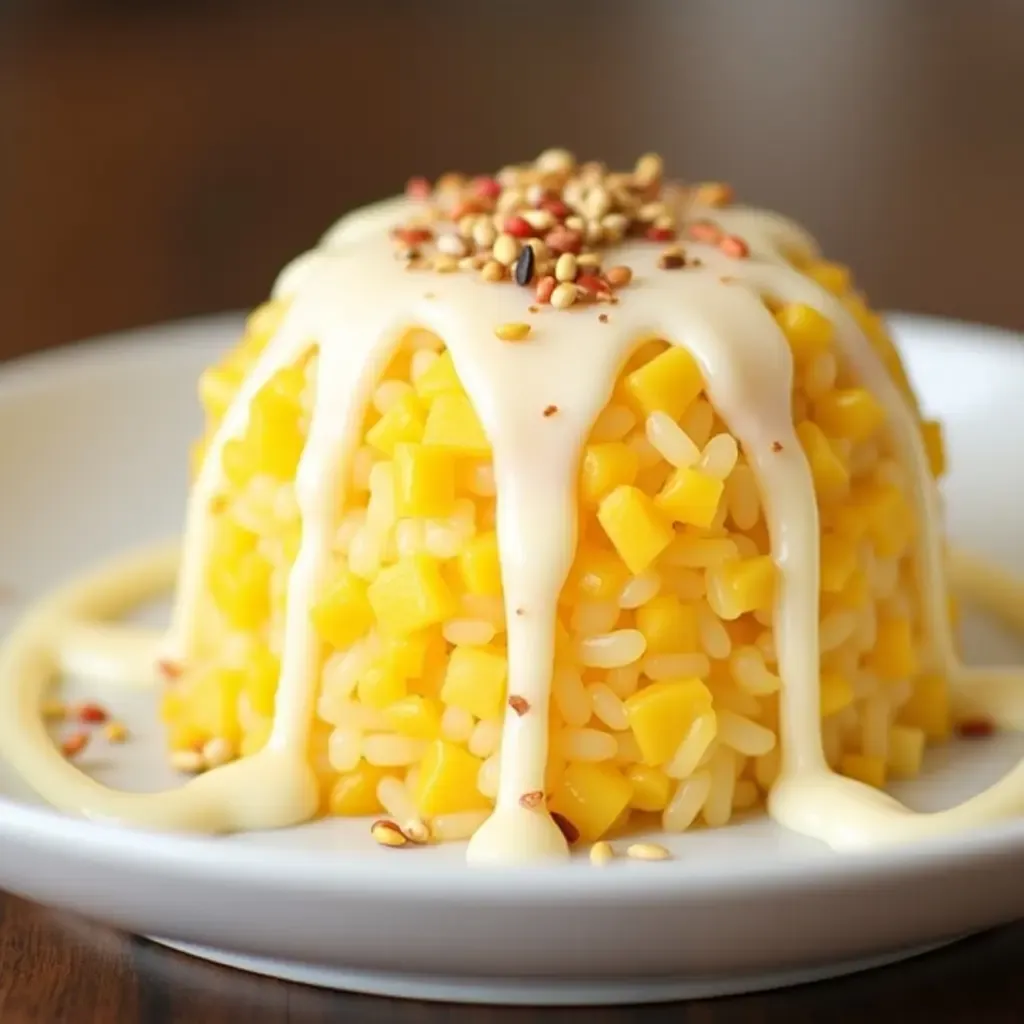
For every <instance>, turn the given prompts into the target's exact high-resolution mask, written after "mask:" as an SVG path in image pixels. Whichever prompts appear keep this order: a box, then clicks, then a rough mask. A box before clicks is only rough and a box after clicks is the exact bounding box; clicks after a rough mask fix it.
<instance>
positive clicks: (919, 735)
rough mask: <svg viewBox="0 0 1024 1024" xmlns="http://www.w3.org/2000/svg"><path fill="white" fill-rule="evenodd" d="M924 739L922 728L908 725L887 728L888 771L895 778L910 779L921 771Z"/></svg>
mask: <svg viewBox="0 0 1024 1024" xmlns="http://www.w3.org/2000/svg"><path fill="white" fill-rule="evenodd" d="M925 740H926V737H925V734H924V730H923V729H916V728H914V727H913V726H910V725H894V726H893V727H892V728H891V729H890V730H889V756H888V763H889V772H890V773H891V774H892V775H893V776H894V777H895V778H899V779H912V778H914V776H916V775H917V774H918V773H919V772H920V771H921V762H922V760H923V759H924V746H925Z"/></svg>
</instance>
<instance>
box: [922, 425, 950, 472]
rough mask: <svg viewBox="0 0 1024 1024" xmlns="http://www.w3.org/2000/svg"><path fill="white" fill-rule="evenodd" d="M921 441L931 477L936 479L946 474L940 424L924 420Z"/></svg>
mask: <svg viewBox="0 0 1024 1024" xmlns="http://www.w3.org/2000/svg"><path fill="white" fill-rule="evenodd" d="M921 439H922V440H923V441H924V450H925V454H926V455H927V456H928V465H929V467H930V468H931V471H932V476H934V477H936V478H938V477H940V476H942V475H943V474H944V473H945V472H946V445H945V442H944V441H943V437H942V424H941V423H938V422H936V421H935V420H925V421H924V423H922V424H921Z"/></svg>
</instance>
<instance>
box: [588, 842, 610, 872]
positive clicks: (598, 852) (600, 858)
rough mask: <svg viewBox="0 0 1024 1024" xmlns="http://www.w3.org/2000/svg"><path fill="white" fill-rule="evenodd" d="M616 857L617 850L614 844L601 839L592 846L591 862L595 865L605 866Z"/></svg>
mask: <svg viewBox="0 0 1024 1024" xmlns="http://www.w3.org/2000/svg"><path fill="white" fill-rule="evenodd" d="M614 859H615V851H614V850H613V849H612V844H611V843H609V842H606V841H605V840H603V839H602V840H601V841H600V842H598V843H594V845H593V846H592V847H591V848H590V863H591V864H593V865H594V866H595V867H599V868H603V867H604V866H605V864H608V863H610V862H611V861H612V860H614Z"/></svg>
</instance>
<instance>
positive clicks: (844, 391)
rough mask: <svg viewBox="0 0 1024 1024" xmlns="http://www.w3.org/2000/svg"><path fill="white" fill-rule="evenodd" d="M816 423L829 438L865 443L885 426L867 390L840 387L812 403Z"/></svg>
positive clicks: (880, 413) (880, 408)
mask: <svg viewBox="0 0 1024 1024" xmlns="http://www.w3.org/2000/svg"><path fill="white" fill-rule="evenodd" d="M815 407H816V411H817V417H816V419H817V422H818V423H819V424H820V426H821V427H822V429H824V430H825V432H826V433H827V434H829V435H830V436H832V437H843V438H846V439H848V440H850V441H866V440H867V439H868V438H869V437H871V435H872V434H874V433H875V432H876V431H877V430H878V429H879V427H881V426H882V424H883V423H885V409H883V408H882V405H881V403H880V402H879V401H878V399H877V398H875V396H874V395H873V394H871V392H870V391H868V390H867V388H840V389H838V390H836V391H830V392H829V393H828V394H827V395H824V396H823V397H822V398H820V399H819V400H818V401H817V402H816V403H815Z"/></svg>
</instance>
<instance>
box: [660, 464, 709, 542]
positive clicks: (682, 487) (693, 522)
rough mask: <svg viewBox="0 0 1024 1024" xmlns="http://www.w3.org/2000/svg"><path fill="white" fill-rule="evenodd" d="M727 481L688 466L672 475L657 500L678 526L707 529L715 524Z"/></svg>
mask: <svg viewBox="0 0 1024 1024" xmlns="http://www.w3.org/2000/svg"><path fill="white" fill-rule="evenodd" d="M724 488H725V483H724V481H722V480H720V479H719V478H718V477H715V476H711V475H710V474H708V473H704V472H702V471H701V470H699V469H693V468H692V467H689V466H684V467H681V468H680V469H677V470H675V471H674V472H673V474H672V475H671V476H670V477H669V478H668V480H667V481H666V483H665V486H664V487H663V488H662V489H661V491H660V492H659V494H658V496H657V497H656V498H655V499H654V502H655V504H656V505H657V506H658V508H660V509H661V510H662V511H663V512H665V513H667V514H668V515H669V516H670V517H671V518H672V519H674V520H675V521H676V522H678V523H687V524H689V525H690V526H700V527H708V526H710V525H711V523H712V522H713V521H714V518H715V513H716V512H717V511H718V503H719V501H720V500H721V498H722V491H723V490H724Z"/></svg>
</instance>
